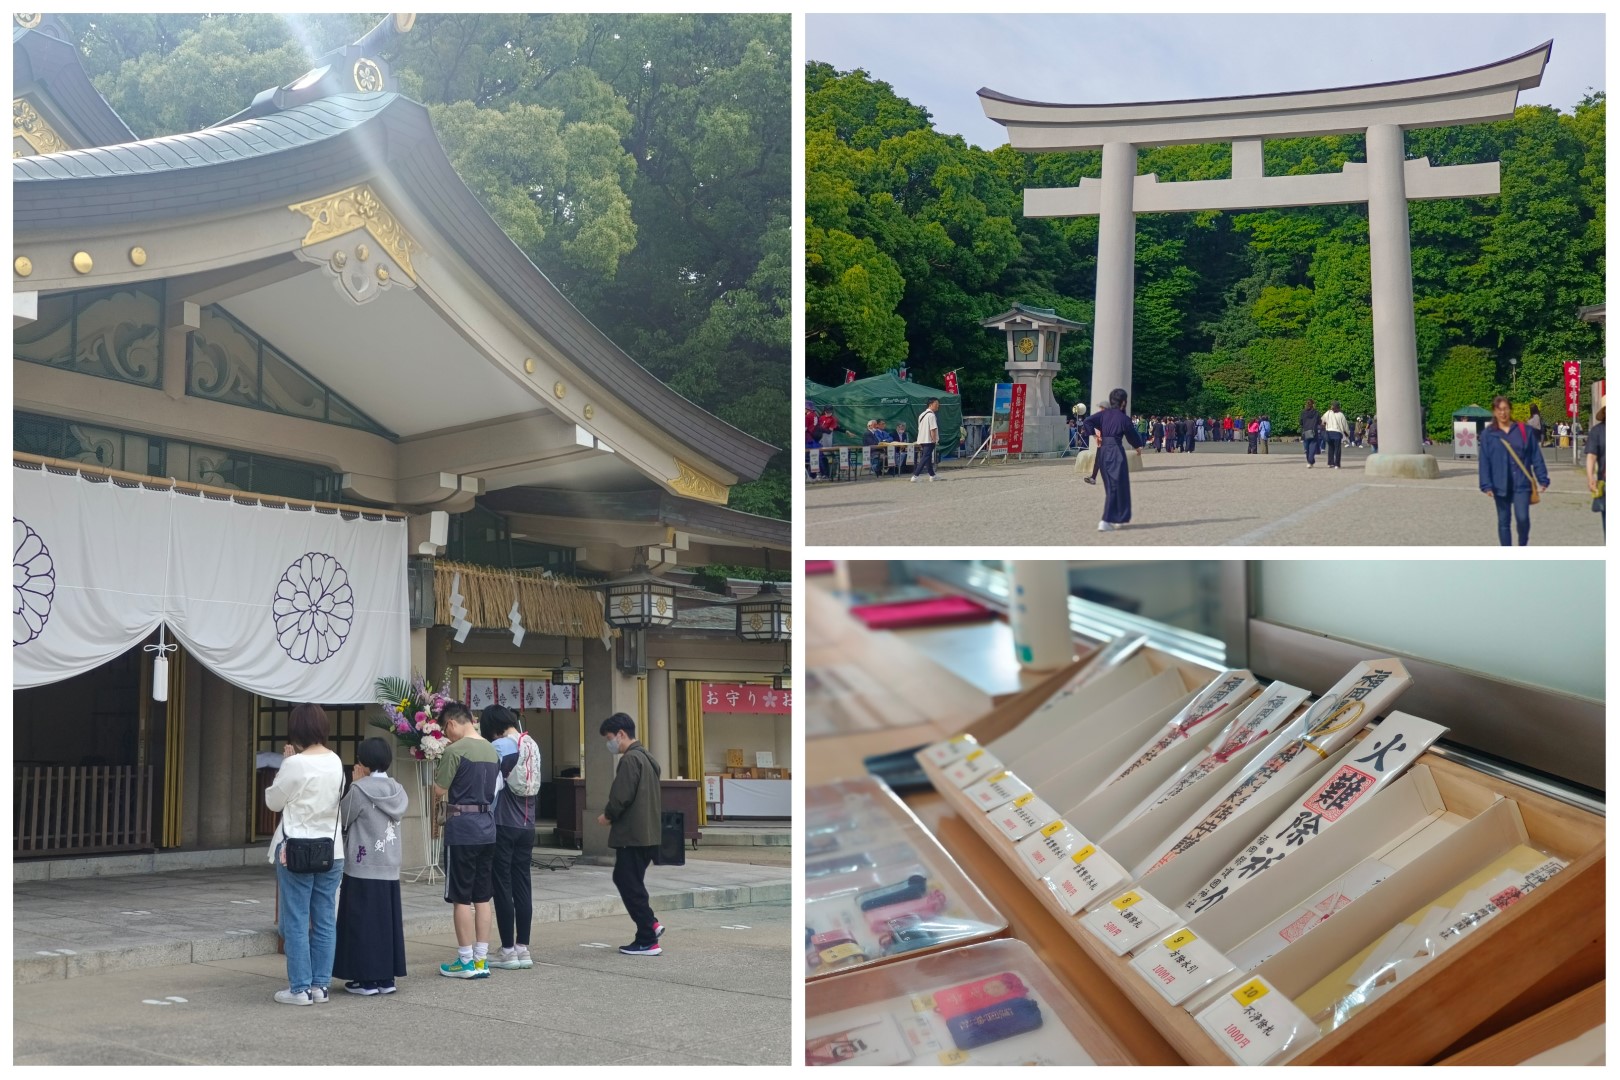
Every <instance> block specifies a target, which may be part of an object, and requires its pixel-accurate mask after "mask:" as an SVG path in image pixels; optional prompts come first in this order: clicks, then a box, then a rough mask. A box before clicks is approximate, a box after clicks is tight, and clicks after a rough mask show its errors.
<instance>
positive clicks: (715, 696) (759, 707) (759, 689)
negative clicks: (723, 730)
mask: <svg viewBox="0 0 1620 1080" xmlns="http://www.w3.org/2000/svg"><path fill="white" fill-rule="evenodd" d="M703 711H704V712H714V713H772V714H783V715H785V714H787V713H791V712H792V711H793V691H791V690H773V689H772V688H771V687H769V686H759V685H750V684H748V683H716V682H706V683H704V684H703Z"/></svg>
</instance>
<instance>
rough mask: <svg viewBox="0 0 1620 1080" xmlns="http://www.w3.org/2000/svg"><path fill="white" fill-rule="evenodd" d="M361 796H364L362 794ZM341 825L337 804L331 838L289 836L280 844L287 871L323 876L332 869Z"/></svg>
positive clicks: (340, 812) (339, 810)
mask: <svg viewBox="0 0 1620 1080" xmlns="http://www.w3.org/2000/svg"><path fill="white" fill-rule="evenodd" d="M362 794H364V793H363V792H362ZM342 825H343V807H342V803H341V802H340V803H339V804H338V823H337V825H336V826H334V827H333V828H332V835H331V836H318V837H304V836H289V837H287V838H286V839H285V840H284V841H283V843H282V848H281V851H282V854H284V855H286V856H287V870H288V871H289V872H291V873H294V874H324V873H326V872H327V871H328V870H330V869H332V861H333V856H334V855H335V854H336V845H337V833H338V829H339V828H341V827H342Z"/></svg>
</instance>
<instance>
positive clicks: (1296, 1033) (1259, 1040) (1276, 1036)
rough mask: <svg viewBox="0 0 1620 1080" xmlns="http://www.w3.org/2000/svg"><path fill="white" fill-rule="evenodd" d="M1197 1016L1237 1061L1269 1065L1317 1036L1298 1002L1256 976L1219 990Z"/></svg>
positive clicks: (1241, 1063) (1303, 1046) (1205, 1028)
mask: <svg viewBox="0 0 1620 1080" xmlns="http://www.w3.org/2000/svg"><path fill="white" fill-rule="evenodd" d="M1197 1020H1198V1025H1199V1026H1200V1027H1202V1028H1203V1029H1204V1030H1205V1031H1206V1032H1208V1033H1209V1037H1210V1038H1211V1039H1214V1040H1215V1042H1216V1043H1217V1044H1219V1046H1220V1047H1221V1049H1223V1050H1225V1051H1226V1052H1227V1054H1228V1055H1230V1056H1231V1058H1232V1060H1233V1061H1235V1062H1237V1063H1238V1064H1239V1065H1269V1064H1271V1063H1272V1062H1274V1061H1278V1060H1280V1059H1282V1058H1285V1057H1292V1056H1293V1055H1294V1054H1296V1053H1298V1052H1299V1051H1300V1050H1303V1049H1304V1048H1305V1047H1307V1046H1309V1045H1310V1044H1311V1043H1313V1042H1315V1041H1316V1040H1317V1039H1319V1038H1321V1033H1320V1032H1319V1031H1318V1030H1317V1027H1316V1025H1315V1024H1313V1023H1311V1021H1310V1018H1309V1017H1307V1016H1306V1015H1305V1014H1304V1013H1302V1012H1300V1011H1299V1007H1298V1006H1296V1005H1295V1004H1294V1003H1293V1002H1292V1001H1289V1000H1288V999H1287V998H1286V997H1284V996H1283V995H1282V994H1280V993H1278V992H1277V991H1276V990H1274V989H1272V987H1271V985H1270V984H1269V983H1267V982H1266V980H1264V979H1261V978H1258V977H1257V978H1254V979H1250V980H1249V981H1248V982H1246V983H1244V984H1243V985H1242V986H1240V987H1238V988H1237V989H1236V990H1233V991H1232V992H1231V993H1229V994H1222V995H1221V996H1220V997H1219V998H1217V999H1215V1001H1213V1002H1212V1003H1211V1004H1210V1005H1209V1006H1208V1007H1207V1008H1205V1009H1204V1010H1203V1011H1202V1012H1200V1013H1199V1014H1198V1017H1197Z"/></svg>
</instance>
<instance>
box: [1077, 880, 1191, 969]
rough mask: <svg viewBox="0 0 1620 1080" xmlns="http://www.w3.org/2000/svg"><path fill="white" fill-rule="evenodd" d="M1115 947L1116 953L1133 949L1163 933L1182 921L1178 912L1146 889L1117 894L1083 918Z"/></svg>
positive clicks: (1104, 939) (1106, 942)
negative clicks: (1160, 901)
mask: <svg viewBox="0 0 1620 1080" xmlns="http://www.w3.org/2000/svg"><path fill="white" fill-rule="evenodd" d="M1080 921H1081V923H1083V924H1084V925H1085V927H1086V929H1088V930H1090V931H1091V932H1092V933H1093V934H1095V935H1097V937H1099V938H1101V939H1102V941H1103V943H1104V944H1105V945H1107V946H1108V947H1109V948H1110V949H1111V950H1113V952H1114V954H1115V955H1116V956H1124V955H1125V954H1127V953H1129V952H1132V951H1133V950H1135V949H1136V947H1137V946H1139V945H1141V944H1142V943H1143V942H1145V941H1151V940H1153V938H1154V937H1155V936H1157V935H1160V934H1163V933H1164V932H1165V931H1166V930H1168V929H1170V928H1171V927H1172V926H1174V925H1175V924H1176V923H1177V922H1178V921H1180V920H1179V918H1178V917H1177V915H1176V913H1175V912H1173V911H1171V910H1170V909H1169V908H1168V907H1166V906H1165V905H1163V904H1161V903H1159V901H1158V900H1157V899H1155V898H1154V897H1153V895H1152V894H1150V893H1148V892H1146V891H1145V890H1142V889H1133V890H1131V891H1130V892H1127V893H1123V894H1121V895H1119V896H1116V897H1115V898H1114V899H1112V900H1110V901H1109V902H1108V903H1106V904H1099V905H1097V907H1096V909H1095V910H1093V911H1090V912H1087V913H1086V916H1085V917H1084V918H1083V919H1081V920H1080Z"/></svg>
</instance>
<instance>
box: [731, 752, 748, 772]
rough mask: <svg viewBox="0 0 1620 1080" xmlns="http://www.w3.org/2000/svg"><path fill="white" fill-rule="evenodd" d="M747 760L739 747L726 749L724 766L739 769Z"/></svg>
mask: <svg viewBox="0 0 1620 1080" xmlns="http://www.w3.org/2000/svg"><path fill="white" fill-rule="evenodd" d="M747 761H748V759H747V758H746V757H745V756H744V754H743V751H742V750H741V749H731V750H727V751H726V768H728V769H740V768H742V767H743V766H744V765H745V764H747Z"/></svg>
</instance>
